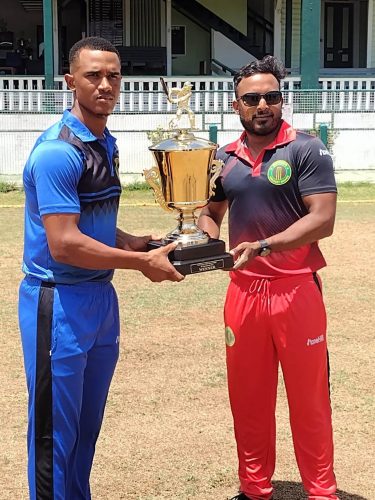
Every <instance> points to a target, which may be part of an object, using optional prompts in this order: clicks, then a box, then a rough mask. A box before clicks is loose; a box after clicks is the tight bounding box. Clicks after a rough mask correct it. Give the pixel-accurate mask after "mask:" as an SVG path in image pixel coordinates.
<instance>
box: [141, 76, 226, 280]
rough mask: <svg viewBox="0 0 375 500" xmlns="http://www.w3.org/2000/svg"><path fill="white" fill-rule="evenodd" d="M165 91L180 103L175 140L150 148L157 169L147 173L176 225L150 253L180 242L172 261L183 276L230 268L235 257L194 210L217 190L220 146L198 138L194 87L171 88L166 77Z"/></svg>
mask: <svg viewBox="0 0 375 500" xmlns="http://www.w3.org/2000/svg"><path fill="white" fill-rule="evenodd" d="M160 80H161V83H162V85H163V89H164V92H165V93H166V95H167V97H168V100H169V101H170V102H171V103H174V104H177V105H178V108H177V112H176V116H175V117H174V118H173V119H172V120H170V122H169V131H170V132H171V133H173V136H172V137H170V138H168V139H165V140H162V141H161V142H158V143H157V144H153V145H152V146H150V147H149V150H150V151H151V152H152V154H153V156H154V159H155V160H156V166H154V167H152V168H151V169H148V170H145V171H144V175H145V179H146V181H147V182H148V184H149V185H150V186H151V187H152V189H153V190H154V193H155V198H156V201H157V202H158V203H159V204H160V205H161V207H162V208H164V209H165V210H168V211H176V212H177V221H178V224H177V227H176V228H175V229H174V230H173V231H171V232H170V233H168V234H167V235H166V236H165V237H164V238H162V239H161V240H160V241H150V242H149V244H148V250H151V249H155V248H158V247H160V246H161V245H166V244H168V243H171V242H173V241H177V242H178V245H177V247H176V248H175V250H173V251H172V252H171V253H170V254H169V259H170V260H171V262H172V264H173V265H174V266H175V267H176V269H177V270H178V271H179V272H180V273H181V274H183V275H187V274H195V273H201V272H204V271H212V270H215V269H229V268H231V267H232V266H233V257H232V255H231V254H229V253H227V252H226V251H225V243H224V241H222V240H219V239H213V238H210V236H209V235H208V234H207V233H206V232H204V231H202V230H201V229H200V228H199V227H198V226H197V224H196V219H197V217H196V215H195V211H196V210H198V209H201V208H203V207H204V206H206V205H207V203H208V201H209V199H210V197H211V196H212V194H213V193H214V191H215V182H216V179H217V178H218V176H219V175H220V172H221V169H222V166H223V163H222V162H221V161H220V160H215V159H214V157H215V152H216V150H217V144H215V143H213V142H211V141H207V140H206V139H202V138H198V137H195V136H194V134H193V132H192V129H194V128H195V116H194V113H193V111H192V110H191V108H190V106H189V102H190V98H191V89H192V85H191V84H190V82H185V84H184V86H183V87H182V88H171V89H168V87H167V85H166V83H165V82H164V80H163V79H162V78H161V79H160ZM183 111H187V113H188V118H189V124H190V127H189V128H179V122H180V120H181V117H182V114H183Z"/></svg>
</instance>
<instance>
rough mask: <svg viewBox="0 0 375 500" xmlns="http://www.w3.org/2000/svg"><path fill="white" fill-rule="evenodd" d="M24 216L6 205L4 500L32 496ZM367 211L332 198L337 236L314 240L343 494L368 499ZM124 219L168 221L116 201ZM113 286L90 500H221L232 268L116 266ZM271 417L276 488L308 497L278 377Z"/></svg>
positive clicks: (2, 227)
mask: <svg viewBox="0 0 375 500" xmlns="http://www.w3.org/2000/svg"><path fill="white" fill-rule="evenodd" d="M134 201H136V200H134ZM0 202H1V200H0ZM5 204H6V203H5ZM22 215H23V210H22V208H21V207H17V206H9V205H8V206H7V207H6V208H1V209H0V231H1V235H2V237H1V241H0V257H1V259H0V269H1V276H2V283H1V291H0V296H1V308H0V320H1V331H0V336H1V337H0V338H1V342H0V359H1V365H0V443H1V445H0V499H1V500H23V499H27V498H28V494H27V478H26V423H27V421H26V417H27V394H26V385H25V380H24V373H23V364H22V353H21V345H20V340H19V333H18V326H17V290H18V284H19V281H20V279H21V277H22V275H21V271H20V265H21V257H22ZM374 221H375V204H374V203H373V202H371V201H369V202H363V203H361V202H347V203H344V202H342V203H339V207H338V217H337V223H336V229H335V233H334V235H333V236H332V237H331V238H329V239H327V240H323V241H322V242H321V247H322V249H323V251H324V253H325V256H326V259H327V262H328V267H327V268H326V269H324V270H323V271H322V273H321V275H322V278H323V281H324V295H325V301H326V305H327V310H328V318H329V349H330V362H331V397H332V407H333V422H334V430H335V448H336V475H337V479H338V484H339V488H340V499H341V500H364V499H367V500H373V499H375V486H374V457H375V439H374V429H375V424H374V382H375V377H374V375H375V368H374V366H375V359H374V351H375V350H374V338H375V336H374V319H375V313H374V309H375V308H374V304H375V288H374V271H375V269H374V250H373V249H374V246H375V224H374ZM119 225H120V226H121V227H124V228H126V230H128V231H130V232H135V233H137V234H142V233H143V232H144V231H150V230H153V231H154V232H159V231H160V234H164V233H165V232H166V231H167V230H170V229H172V226H173V215H170V214H167V213H164V212H163V211H162V210H161V209H160V208H159V207H157V206H142V207H134V206H123V207H122V208H121V216H120V221H119ZM115 285H116V288H117V290H118V295H119V300H120V306H121V313H122V340H121V357H120V361H119V363H118V366H117V370H116V373H115V377H114V380H113V384H112V387H111V391H110V394H109V398H108V405H107V409H106V414H105V420H104V424H103V429H102V433H101V435H100V438H99V441H98V444H97V452H96V457H95V463H94V467H93V471H92V478H91V484H92V496H93V499H95V500H120V499H127V500H136V499H139V500H141V499H142V500H156V499H158V500H169V499H185V500H186V499H200V500H211V499H212V500H220V499H223V500H224V499H226V498H227V497H228V496H231V495H234V494H235V493H236V490H237V486H238V483H237V476H236V469H237V462H236V449H235V442H234V438H233V429H232V418H231V413H230V410H229V405H228V397H227V390H226V372H225V349H224V329H223V321H222V306H223V300H224V294H225V289H226V286H227V276H226V274H225V273H223V272H219V271H216V272H212V273H203V274H202V275H199V276H193V277H188V278H186V279H185V281H184V282H182V283H180V284H177V283H173V284H171V283H162V284H152V283H150V282H149V281H147V280H146V279H145V278H144V277H143V276H142V275H140V274H139V273H136V272H122V271H118V272H117V273H116V276H115ZM277 425H278V442H277V468H276V472H275V476H274V484H275V497H274V498H275V500H281V499H282V500H300V499H303V498H305V497H304V493H303V490H302V488H301V486H300V478H299V474H298V470H297V467H296V464H295V459H294V455H293V448H292V441H291V434H290V429H289V422H288V409H287V403H286V397H285V390H284V387H283V382H282V377H281V375H280V390H279V399H278V407H277ZM70 500H74V499H70Z"/></svg>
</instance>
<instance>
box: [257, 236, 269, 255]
mask: <svg viewBox="0 0 375 500" xmlns="http://www.w3.org/2000/svg"><path fill="white" fill-rule="evenodd" d="M259 244H260V248H259V253H258V255H259V257H267V255H269V254H270V253H271V248H270V246H269V244H268V242H267V240H259Z"/></svg>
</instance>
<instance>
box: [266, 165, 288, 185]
mask: <svg viewBox="0 0 375 500" xmlns="http://www.w3.org/2000/svg"><path fill="white" fill-rule="evenodd" d="M291 177H292V167H291V166H290V165H289V163H288V162H286V161H285V160H276V161H274V162H273V163H272V165H270V166H269V168H268V171H267V178H268V180H269V181H270V182H271V183H272V184H274V185H275V186H281V185H282V184H286V183H287V182H288V180H289V179H290V178H291Z"/></svg>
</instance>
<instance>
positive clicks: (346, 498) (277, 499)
mask: <svg viewBox="0 0 375 500" xmlns="http://www.w3.org/2000/svg"><path fill="white" fill-rule="evenodd" d="M272 483H273V486H274V494H273V500H304V499H306V498H307V495H306V493H305V492H304V489H303V487H302V484H301V483H294V482H292V481H273V482H272ZM337 496H338V498H339V499H340V500H369V499H368V498H365V497H361V496H360V495H354V494H353V493H348V492H346V491H342V490H337Z"/></svg>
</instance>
